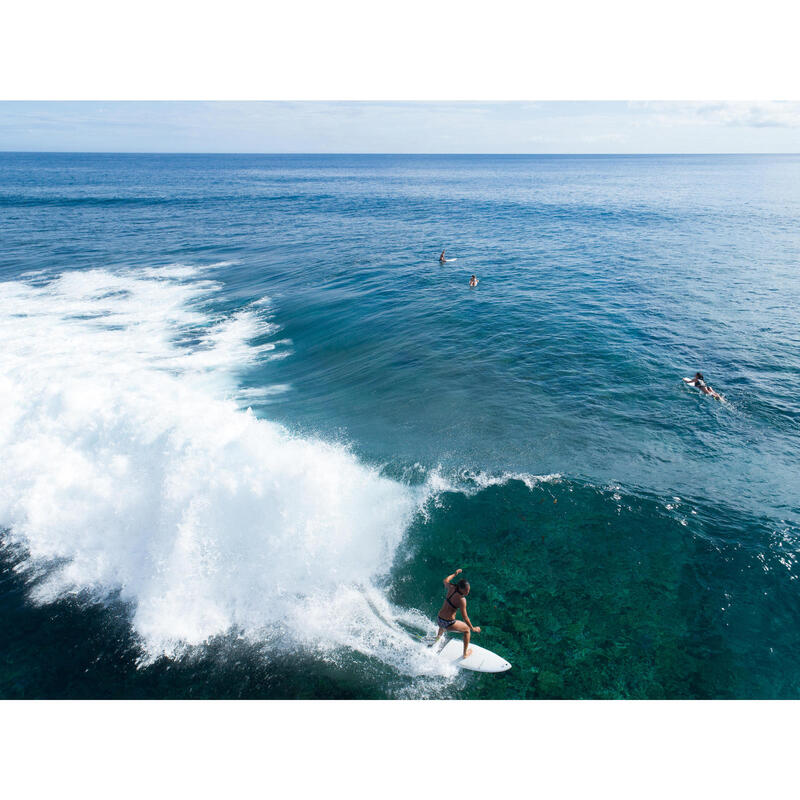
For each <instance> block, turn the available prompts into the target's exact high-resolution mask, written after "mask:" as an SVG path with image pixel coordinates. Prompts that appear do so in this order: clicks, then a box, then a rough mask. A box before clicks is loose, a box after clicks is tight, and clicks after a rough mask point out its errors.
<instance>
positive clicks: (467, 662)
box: [436, 637, 511, 672]
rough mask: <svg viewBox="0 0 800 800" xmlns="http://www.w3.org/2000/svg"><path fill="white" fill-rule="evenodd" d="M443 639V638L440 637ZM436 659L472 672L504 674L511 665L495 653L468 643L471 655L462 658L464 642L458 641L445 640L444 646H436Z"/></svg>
mask: <svg viewBox="0 0 800 800" xmlns="http://www.w3.org/2000/svg"><path fill="white" fill-rule="evenodd" d="M442 638H443V639H444V637H442ZM436 647H437V648H438V653H437V655H438V657H439V658H443V659H444V660H445V661H449V662H450V663H451V664H453V665H455V666H456V667H461V669H471V670H472V671H473V672H505V671H506V670H507V669H511V664H509V663H508V661H506V660H505V659H504V658H500V656H499V655H497V653H493V652H492V651H491V650H487V649H486V648H484V647H479V646H478V645H477V644H474V643H470V647H471V648H472V653H471V654H470V655H469V656H467V658H464V642H463V641H462V640H461V639H460V638H459V639H447V641H446V642H445V643H444V645H436Z"/></svg>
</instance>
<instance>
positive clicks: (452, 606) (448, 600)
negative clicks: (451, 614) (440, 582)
mask: <svg viewBox="0 0 800 800" xmlns="http://www.w3.org/2000/svg"><path fill="white" fill-rule="evenodd" d="M455 594H458V595H461V592H459V591H458V589H454V590H453V592H452V594H449V595H448V596H447V597H446V598H445V600H447V602H448V603H450V598H451V597H452V596H453V595H455ZM461 596H462V597H463V595H461ZM450 608H458V606H454V605H453V604H452V603H450Z"/></svg>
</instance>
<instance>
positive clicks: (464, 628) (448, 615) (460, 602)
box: [436, 569, 481, 658]
mask: <svg viewBox="0 0 800 800" xmlns="http://www.w3.org/2000/svg"><path fill="white" fill-rule="evenodd" d="M461 572H462V570H460V569H457V570H456V571H455V572H454V573H453V574H452V575H448V576H447V577H446V578H445V579H444V588H445V592H447V593H448V594H447V597H446V598H445V601H444V603H442V607H441V608H440V609H439V618H438V619H437V620H436V621H437V622H438V623H439V632H438V633H437V634H436V641H437V642H438V641H439V638H440V637H441V635H442V634H443V633H444V632H445V631H453V632H456V633H463V634H464V658H467V657H468V656H469V655H470V654H471V653H472V648H471V647H470V646H469V637H470V634H471V633H472V632H473V631H474V632H475V633H480V632H481V629H480V628H474V627H473V626H472V623H471V622H470V621H469V616H467V595H468V594H469V583H468V582H467V581H465V580H464V579H463V578H462V579H461V580H460V581H459V582H458V583H457V584H452V583H450V581H451V580H452V579H453V578H455V576H456V575H459V574H461ZM451 590H452V591H451ZM459 609H461V616H462V617H464V621H463V622H462V621H461V620H460V619H456V614H457V613H458V610H459Z"/></svg>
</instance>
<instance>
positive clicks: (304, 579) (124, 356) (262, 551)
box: [0, 267, 430, 671]
mask: <svg viewBox="0 0 800 800" xmlns="http://www.w3.org/2000/svg"><path fill="white" fill-rule="evenodd" d="M187 277H192V278H194V280H193V282H192V283H191V284H187V283H185V282H184V281H183V279H184V278H187ZM214 288H215V287H214V285H213V284H212V283H210V282H208V281H203V280H201V279H198V276H197V275H194V274H193V271H192V270H190V269H188V268H185V267H173V268H168V269H164V270H150V271H147V272H145V273H144V274H142V273H138V274H133V273H124V274H112V273H110V272H107V271H103V270H92V271H87V272H74V273H65V274H63V275H61V276H59V277H57V278H56V279H54V280H50V281H47V282H42V281H41V280H40V281H32V282H31V281H29V282H19V281H18V282H6V283H2V284H0V320H2V322H0V325H2V328H1V329H0V333H1V334H2V339H3V342H4V348H3V351H2V354H0V373H2V377H0V392H2V395H3V397H4V403H3V404H2V407H1V408H0V448H2V452H3V454H4V457H3V459H2V460H1V461H0V526H2V527H3V528H6V529H7V533H6V537H7V539H8V541H9V542H11V543H12V544H14V545H16V546H17V548H18V549H20V551H21V552H23V553H24V557H23V560H22V562H21V565H20V567H19V568H20V569H22V570H24V571H25V572H26V574H28V575H29V576H31V577H37V581H36V583H35V588H34V589H33V593H32V597H33V599H34V600H35V601H37V602H40V603H43V602H49V601H52V600H55V599H56V598H59V597H64V596H69V595H74V594H75V593H81V592H88V593H90V595H91V596H93V597H96V598H106V597H111V596H119V598H120V599H122V600H123V601H125V602H126V603H127V604H128V606H129V607H130V609H131V611H130V613H131V624H132V627H133V629H134V631H135V634H136V636H137V638H138V640H139V642H140V646H141V648H142V651H143V659H144V660H145V661H152V659H154V658H156V657H157V656H160V655H165V654H166V655H174V654H176V653H177V652H180V651H181V650H182V649H184V648H185V647H186V646H191V645H197V644H200V643H203V642H207V641H209V639H211V638H212V637H215V636H219V635H223V634H228V633H230V632H232V631H233V632H237V633H238V634H239V635H242V636H244V637H246V638H256V639H259V640H261V641H266V642H269V643H270V647H271V648H273V649H274V648H280V647H281V646H285V645H287V644H294V645H296V644H298V643H301V644H305V645H308V646H312V647H314V648H315V649H317V650H318V651H319V652H324V651H325V650H326V649H327V650H335V649H336V648H337V647H340V646H347V647H350V648H353V649H356V650H361V651H364V652H367V653H370V654H373V655H380V654H381V653H382V652H383V646H384V645H385V644H386V640H388V641H392V640H393V637H394V638H396V637H397V636H398V635H399V634H398V633H397V632H396V631H393V630H392V629H391V628H390V627H389V626H386V625H385V624H383V623H382V622H381V621H380V620H379V619H378V617H376V615H375V613H374V612H373V611H372V610H371V607H370V603H372V605H373V606H374V604H375V603H383V604H384V606H385V601H383V599H382V596H381V595H380V593H379V592H377V590H375V589H374V588H373V587H372V586H371V581H372V580H373V578H374V577H375V576H377V575H380V574H381V573H385V572H386V571H387V569H388V567H389V565H390V563H391V560H392V558H393V554H394V551H395V549H396V548H397V546H398V544H399V542H400V541H401V539H402V537H403V533H404V530H405V527H406V526H407V524H408V522H409V520H410V519H411V518H412V517H413V515H414V514H415V512H416V510H417V508H418V506H419V503H420V502H421V499H422V490H415V489H412V488H410V487H408V486H404V485H402V484H401V483H398V482H396V481H393V480H389V479H387V478H385V477H382V476H381V475H380V474H379V471H378V470H377V469H376V468H372V467H369V466H365V465H364V464H362V463H360V462H359V461H358V460H357V459H356V458H355V457H354V456H353V455H352V454H351V453H350V452H349V451H348V449H347V448H346V447H344V446H340V445H336V444H327V443H325V442H323V441H320V440H316V439H313V438H302V437H298V436H293V435H292V434H290V433H289V432H288V431H287V430H286V429H285V428H283V427H281V426H279V425H277V424H273V423H270V422H268V421H265V420H263V419H257V418H256V417H255V416H254V415H253V414H252V413H251V412H250V411H249V410H241V409H240V408H239V407H238V406H237V404H236V402H235V401H234V399H233V396H234V395H235V393H236V390H237V386H236V381H235V376H236V374H237V371H240V370H242V369H245V368H247V367H248V366H251V365H252V364H254V363H258V362H262V361H263V360H264V359H268V358H270V357H273V356H274V355H275V354H274V347H275V346H274V344H271V343H266V344H261V345H255V344H253V340H254V339H258V337H262V338H263V337H264V336H265V335H269V334H270V333H272V332H274V330H275V328H274V326H273V325H272V324H271V323H270V322H269V321H268V320H267V319H265V318H264V316H263V311H262V310H261V309H263V307H264V304H260V305H259V306H253V307H252V308H251V309H246V310H244V311H239V312H238V313H235V314H233V315H232V316H228V317H219V316H218V317H214V316H213V315H211V314H210V313H208V312H205V311H204V310H203V307H202V303H203V301H204V299H205V298H206V297H207V296H208V295H209V293H211V292H213V290H214ZM384 611H385V612H386V613H387V614H388V615H390V616H391V614H392V610H391V609H389V608H388V607H386V608H384ZM403 658H406V659H407V655H406V656H403ZM394 660H395V662H397V659H396V658H395V659H394ZM423 661H427V662H430V659H423ZM407 667H408V668H409V669H411V670H412V671H419V670H420V669H422V671H424V669H425V667H424V664H423V665H422V666H419V665H418V666H417V667H414V666H413V665H407Z"/></svg>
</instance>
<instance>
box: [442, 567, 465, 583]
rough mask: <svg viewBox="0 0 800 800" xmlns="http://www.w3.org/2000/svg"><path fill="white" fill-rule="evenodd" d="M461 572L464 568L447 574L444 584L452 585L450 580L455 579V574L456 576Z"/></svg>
mask: <svg viewBox="0 0 800 800" xmlns="http://www.w3.org/2000/svg"><path fill="white" fill-rule="evenodd" d="M461 572H462V570H460V569H457V570H456V571H455V572H454V573H453V574H452V575H448V576H447V577H446V578H445V579H444V585H445V586H449V585H450V581H451V580H453V578H455V576H456V575H459V574H461Z"/></svg>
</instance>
